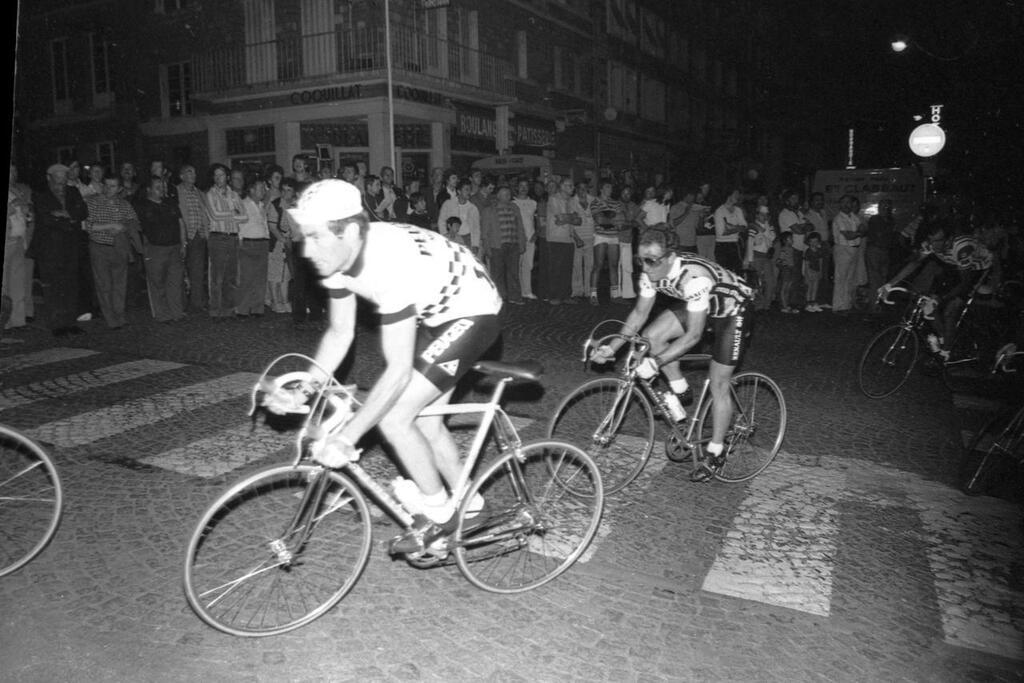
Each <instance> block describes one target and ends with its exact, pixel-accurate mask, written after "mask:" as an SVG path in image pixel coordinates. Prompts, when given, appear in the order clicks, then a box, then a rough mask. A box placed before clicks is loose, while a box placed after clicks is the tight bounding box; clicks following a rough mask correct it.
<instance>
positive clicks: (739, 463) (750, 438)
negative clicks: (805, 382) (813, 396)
mask: <svg viewBox="0 0 1024 683" xmlns="http://www.w3.org/2000/svg"><path fill="white" fill-rule="evenodd" d="M730 393H731V396H732V399H733V412H732V421H731V423H730V425H729V429H728V430H727V431H726V434H725V446H726V451H725V452H726V458H725V465H723V466H722V469H721V471H719V472H718V474H716V475H715V478H716V479H718V480H719V481H724V482H729V483H735V482H741V481H746V480H747V479H751V478H753V477H756V476H757V475H759V474H760V473H761V472H763V471H764V470H765V468H766V467H768V465H770V464H771V462H772V461H773V460H774V459H775V456H776V455H778V453H779V448H780V447H781V446H782V440H783V439H785V438H786V400H785V399H784V398H783V396H782V390H781V389H779V385H778V384H776V383H775V381H774V380H772V379H771V378H770V377H768V376H767V375H763V374H761V373H760V372H741V373H739V374H736V375H733V378H732V388H731V391H730ZM713 405H714V401H713V400H712V401H707V402H706V403H705V404H704V405H703V406H702V407H701V411H700V414H699V415H698V416H697V434H699V435H700V438H699V440H698V447H699V448H700V449H701V451H703V446H704V444H706V443H707V442H708V441H709V440H710V439H711V432H712V427H713V424H714V419H713V413H712V412H711V411H712V406H713ZM704 455H706V453H704Z"/></svg>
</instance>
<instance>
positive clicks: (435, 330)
mask: <svg viewBox="0 0 1024 683" xmlns="http://www.w3.org/2000/svg"><path fill="white" fill-rule="evenodd" d="M500 332H501V323H500V322H499V321H498V316H496V315H474V316H470V317H467V318H456V319H455V320H451V321H449V322H446V323H442V324H441V325H438V326H437V327H427V326H426V325H420V326H419V327H417V328H416V355H415V356H414V357H413V363H412V367H413V369H414V370H416V371H417V372H419V373H420V374H421V375H423V376H424V377H426V378H427V379H428V380H429V381H430V383H431V384H433V385H434V386H435V387H437V388H438V389H439V390H440V391H441V393H444V392H446V391H448V390H449V389H451V388H452V387H454V386H455V384H456V382H458V381H459V379H461V378H462V376H463V375H465V374H466V373H467V372H469V370H470V369H471V368H472V367H473V364H474V363H476V362H477V361H478V360H479V359H480V357H481V356H483V355H484V353H486V351H487V349H489V348H490V347H491V345H492V344H493V343H494V340H495V339H497V338H498V334H499V333H500Z"/></svg>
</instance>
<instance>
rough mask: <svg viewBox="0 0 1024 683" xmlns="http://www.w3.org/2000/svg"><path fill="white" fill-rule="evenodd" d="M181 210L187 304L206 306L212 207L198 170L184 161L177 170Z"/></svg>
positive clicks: (201, 307) (192, 306) (194, 307)
mask: <svg viewBox="0 0 1024 683" xmlns="http://www.w3.org/2000/svg"><path fill="white" fill-rule="evenodd" d="M178 175H179V176H181V183H180V184H179V185H178V209H179V210H180V211H181V217H182V218H184V219H185V238H186V243H187V247H186V250H185V274H186V276H187V277H188V307H189V308H190V309H191V310H193V311H202V310H203V309H205V308H206V240H207V238H208V237H209V236H210V209H209V206H208V204H207V203H206V195H205V194H203V192H202V191H201V190H200V189H199V188H197V187H196V169H195V166H192V165H191V164H185V165H184V166H182V167H181V171H179V173H178Z"/></svg>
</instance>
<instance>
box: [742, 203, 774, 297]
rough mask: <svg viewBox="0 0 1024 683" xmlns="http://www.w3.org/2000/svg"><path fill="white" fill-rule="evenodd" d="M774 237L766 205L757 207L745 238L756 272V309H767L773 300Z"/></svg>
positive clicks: (751, 262)
mask: <svg viewBox="0 0 1024 683" xmlns="http://www.w3.org/2000/svg"><path fill="white" fill-rule="evenodd" d="M775 238H776V232H775V227H774V226H772V223H771V215H770V213H769V209H768V207H767V206H759V207H757V210H756V212H755V214H754V222H753V223H752V224H751V225H750V231H749V232H748V239H747V252H748V253H749V255H750V258H749V261H750V268H751V270H753V271H754V272H755V273H757V287H756V289H757V296H756V297H754V310H756V311H767V310H768V309H770V308H771V305H772V302H773V301H774V300H775V263H774V262H773V259H772V255H773V253H774V249H775Z"/></svg>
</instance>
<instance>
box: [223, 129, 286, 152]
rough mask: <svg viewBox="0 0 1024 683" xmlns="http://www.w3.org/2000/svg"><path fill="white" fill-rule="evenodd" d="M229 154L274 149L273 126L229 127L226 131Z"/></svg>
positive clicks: (270, 150)
mask: <svg viewBox="0 0 1024 683" xmlns="http://www.w3.org/2000/svg"><path fill="white" fill-rule="evenodd" d="M225 135H226V136H227V137H226V142H227V153H228V156H240V155H250V154H258V153H260V152H273V151H274V127H273V126H249V127H246V128H229V129H228V130H227V131H225Z"/></svg>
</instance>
